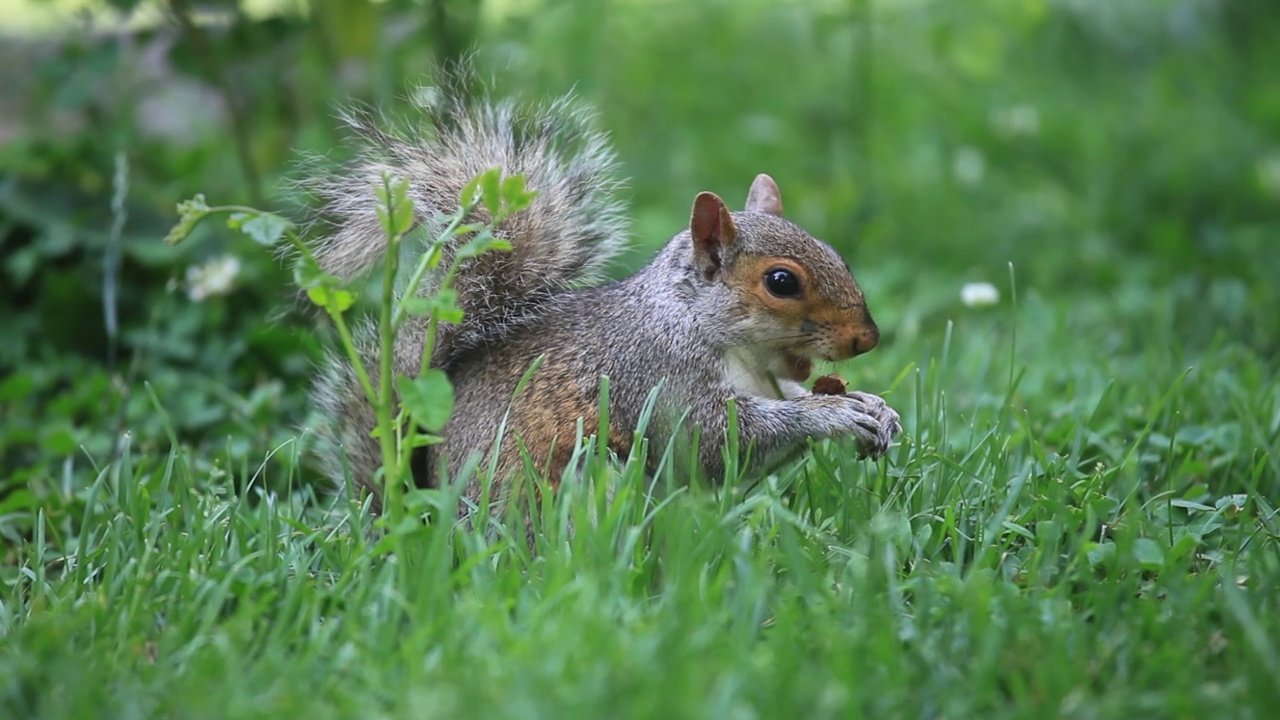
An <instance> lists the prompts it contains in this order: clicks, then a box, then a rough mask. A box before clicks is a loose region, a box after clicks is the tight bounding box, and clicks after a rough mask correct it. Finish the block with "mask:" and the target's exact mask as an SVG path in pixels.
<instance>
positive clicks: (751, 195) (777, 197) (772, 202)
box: [747, 173, 782, 217]
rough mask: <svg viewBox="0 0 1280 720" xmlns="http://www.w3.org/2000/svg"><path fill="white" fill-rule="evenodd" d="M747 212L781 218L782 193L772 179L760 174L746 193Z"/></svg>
mask: <svg viewBox="0 0 1280 720" xmlns="http://www.w3.org/2000/svg"><path fill="white" fill-rule="evenodd" d="M747 212H758V213H768V214H769V215H777V216H778V217H782V193H781V192H780V191H779V190H778V183H776V182H774V181H773V178H771V177H769V176H768V175H765V174H764V173H761V174H759V175H757V176H756V181H755V182H753V183H751V190H750V191H748V192H747Z"/></svg>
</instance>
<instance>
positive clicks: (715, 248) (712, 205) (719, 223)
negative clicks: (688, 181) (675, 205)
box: [689, 192, 738, 278]
mask: <svg viewBox="0 0 1280 720" xmlns="http://www.w3.org/2000/svg"><path fill="white" fill-rule="evenodd" d="M689 231H690V232H691V233H692V234H693V260H694V263H695V264H697V266H698V268H699V269H700V270H702V273H703V275H705V276H706V277H708V278H709V277H711V276H712V275H714V274H716V272H717V271H718V270H719V269H720V266H721V264H722V256H723V250H724V249H725V248H726V247H728V246H729V245H730V244H732V243H733V240H734V238H735V237H737V236H738V230H737V228H735V227H734V226H733V219H732V218H730V217H729V208H727V207H725V204H724V201H723V200H721V199H720V197H719V196H718V195H716V194H715V193H713V192H700V193H698V197H696V198H694V199H693V217H692V218H690V220H689Z"/></svg>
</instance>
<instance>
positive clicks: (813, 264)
mask: <svg viewBox="0 0 1280 720" xmlns="http://www.w3.org/2000/svg"><path fill="white" fill-rule="evenodd" d="M467 79H469V78H468V77H466V76H461V78H459V77H454V78H453V79H451V80H450V81H448V82H446V83H445V84H443V85H442V86H441V87H438V88H434V89H431V90H428V91H424V92H422V93H419V98H420V102H419V103H418V104H417V106H416V108H415V111H416V112H417V113H418V116H417V117H416V118H415V120H414V122H412V123H410V125H409V126H408V127H407V128H406V129H401V128H403V127H404V126H402V125H398V124H396V123H394V122H392V121H391V120H390V119H388V118H375V117H374V116H373V115H371V114H370V113H368V112H349V113H346V114H345V115H344V116H343V117H344V120H345V121H346V123H347V125H348V126H349V127H350V128H351V129H352V130H353V131H354V135H355V137H356V139H357V141H358V142H359V153H358V158H357V160H356V161H355V162H353V163H352V164H350V165H349V166H347V167H345V168H341V169H339V170H337V171H335V172H332V173H327V174H326V173H320V174H317V175H316V177H314V178H312V180H311V181H310V183H309V187H310V189H311V190H312V191H313V192H314V193H315V194H316V195H318V196H319V197H320V199H321V201H322V203H323V210H324V212H325V213H326V214H327V215H328V216H329V217H330V218H331V220H332V223H333V225H332V232H331V233H330V234H328V235H327V237H325V238H324V239H323V240H321V241H320V242H319V243H317V244H316V246H315V251H316V254H317V257H318V258H319V260H320V262H321V264H322V265H323V267H324V268H325V270H327V271H328V272H330V273H333V274H334V275H337V276H338V277H340V278H343V279H346V280H353V279H356V278H359V277H360V276H362V275H364V274H366V273H368V272H369V271H370V270H372V269H373V268H374V267H376V266H378V264H379V263H380V261H381V260H382V259H383V256H384V253H385V245H386V243H385V238H384V237H383V233H382V230H381V228H380V227H379V224H378V221H377V218H376V216H375V214H374V208H375V206H376V200H375V198H374V195H373V186H374V183H375V182H377V181H378V178H379V176H380V174H381V173H382V172H383V171H384V170H389V171H391V172H392V173H393V174H395V175H397V176H399V177H402V178H406V179H408V181H409V195H410V197H412V199H413V200H414V202H415V204H416V208H417V211H418V218H417V219H418V221H419V222H420V223H423V224H425V225H426V226H427V228H428V231H437V232H438V231H439V230H440V228H439V227H438V226H437V225H436V224H435V223H436V222H437V220H436V219H435V216H436V214H437V213H449V212H452V211H453V209H454V208H455V207H456V206H457V199H458V195H459V193H460V192H461V190H462V188H463V186H465V185H466V184H467V183H468V182H469V181H470V180H471V178H472V177H474V176H475V175H477V174H479V173H481V172H483V171H485V170H488V169H490V168H491V167H494V166H500V167H502V168H503V169H504V171H505V172H506V173H524V174H525V176H526V185H527V186H528V187H529V188H531V189H533V190H537V191H538V192H539V193H540V194H539V196H538V197H537V198H536V199H535V200H534V201H533V204H532V205H531V206H530V207H529V208H528V209H527V210H526V211H524V212H522V213H520V214H518V215H516V216H513V217H511V218H510V219H508V220H507V221H506V222H504V223H503V225H502V227H501V228H499V232H500V233H501V234H502V235H503V236H505V237H506V238H507V239H509V240H510V242H511V243H512V245H513V246H514V249H513V250H512V251H510V252H502V253H490V254H488V255H485V256H482V257H480V258H477V259H474V260H470V261H468V262H467V263H465V264H464V265H463V266H462V269H461V272H460V273H459V275H458V276H457V278H456V284H455V287H456V288H457V290H458V291H459V298H460V303H461V304H462V306H463V309H464V311H465V312H466V318H465V320H464V321H463V323H462V324H461V325H458V326H441V328H440V334H439V336H438V344H437V346H436V351H435V353H434V356H433V357H432V358H431V361H432V364H433V365H434V366H436V367H441V368H444V369H445V370H446V371H447V372H448V373H449V376H450V379H451V380H452V382H453V384H454V388H455V393H456V396H457V400H456V405H455V411H454V415H453V417H452V419H451V420H450V422H449V425H448V426H447V427H446V429H445V433H444V435H445V442H444V443H443V444H442V445H438V446H433V447H432V448H430V449H429V450H428V451H427V456H426V458H425V464H423V465H422V466H419V467H420V468H422V467H425V468H435V467H437V466H438V464H439V463H440V462H441V461H443V462H444V465H445V466H446V467H447V468H449V469H451V470H456V469H457V468H458V467H460V466H461V465H462V464H463V463H464V462H465V461H466V460H467V459H468V458H470V457H473V456H475V455H476V454H477V453H479V454H481V455H487V454H488V453H489V452H491V451H492V450H494V448H493V447H492V445H493V442H494V438H495V434H496V429H497V427H498V426H499V424H500V423H501V422H502V420H503V418H504V416H506V415H508V413H509V420H510V425H509V434H508V436H507V439H506V440H505V441H504V444H503V446H502V447H501V448H498V449H497V451H498V460H499V476H500V477H499V478H498V480H499V481H501V480H502V478H503V477H505V476H507V475H509V474H510V473H511V472H513V471H515V470H516V469H517V468H518V466H519V464H520V462H519V452H518V447H519V446H518V442H525V443H526V444H527V445H528V446H529V447H530V449H531V452H533V455H534V457H535V458H539V457H552V460H551V464H550V465H549V466H548V467H546V468H545V470H546V471H547V472H548V473H549V474H550V475H551V476H552V477H553V478H558V475H557V473H558V472H560V471H561V470H562V469H563V456H564V452H565V450H566V447H567V445H566V444H567V443H571V442H572V440H573V437H572V434H573V433H572V428H573V424H574V421H575V420H576V419H577V418H579V417H582V418H585V419H586V427H588V428H592V427H594V424H593V421H591V417H592V416H593V414H594V412H595V407H596V405H597V398H598V393H599V385H600V377H601V376H602V375H608V376H609V377H610V379H611V387H612V392H611V408H610V413H611V415H610V418H611V422H610V438H609V439H608V442H609V444H610V446H611V447H613V446H615V445H618V447H619V449H621V447H622V446H623V445H628V444H629V442H627V441H626V439H627V438H629V435H630V432H631V429H632V428H634V427H635V424H636V422H637V421H638V420H639V414H640V412H641V408H642V407H643V406H644V405H645V400H646V397H647V395H648V394H649V392H650V391H651V390H652V389H653V388H654V387H655V386H657V385H659V384H662V386H663V391H662V395H661V397H660V403H659V414H658V416H657V418H656V419H655V423H654V424H653V425H652V426H651V428H650V436H651V438H652V439H653V442H652V443H651V444H650V447H651V448H653V452H655V453H659V454H660V453H661V451H662V449H663V448H664V447H665V446H666V444H667V442H666V441H667V440H668V439H669V438H671V437H672V436H675V435H677V434H678V435H679V436H680V437H684V431H685V430H687V429H690V428H691V427H692V426H697V427H699V428H700V429H701V436H702V438H703V440H702V446H701V452H700V455H699V458H698V466H699V467H697V468H688V470H690V471H703V472H706V473H708V474H709V475H711V476H712V477H714V476H715V475H716V474H717V473H720V472H721V471H722V470H723V463H722V458H721V446H722V444H723V442H724V439H725V436H726V431H727V422H728V421H727V412H726V401H727V400H728V399H730V398H733V399H735V401H736V402H737V406H738V409H739V416H740V418H741V427H740V430H741V436H742V438H743V441H744V446H745V445H752V446H753V447H754V455H753V457H754V462H753V465H754V468H753V469H754V470H756V471H762V470H767V469H768V468H771V467H773V466H775V465H776V464H777V463H779V462H781V461H783V460H785V459H786V458H788V457H791V456H793V455H794V454H795V453H797V452H798V451H799V450H801V449H802V448H803V446H804V442H805V440H806V438H809V437H819V438H821V437H835V436H841V435H852V436H853V437H855V438H856V439H857V440H858V443H859V445H860V447H861V448H862V449H863V450H864V451H865V452H867V453H869V454H872V455H879V454H882V453H884V452H885V451H886V450H887V448H888V447H889V444H890V442H891V441H892V439H893V436H894V435H895V434H896V433H897V432H899V431H900V429H901V427H900V424H899V422H898V416H897V413H895V412H894V411H893V410H892V409H891V408H889V407H888V406H887V405H885V403H884V401H883V400H881V399H880V398H878V397H875V396H874V395H868V394H865V393H851V394H849V395H845V396H815V395H810V394H809V393H808V392H807V391H806V390H805V389H804V388H803V387H801V386H800V385H799V384H798V383H797V382H795V381H794V380H789V381H787V382H786V388H785V391H784V396H783V397H772V396H767V395H765V394H763V393H762V392H761V390H760V388H761V387H762V385H761V383H759V382H757V381H755V380H752V381H749V382H748V381H744V380H743V379H742V378H744V377H746V378H758V377H764V376H766V375H767V374H769V373H771V372H773V371H775V370H776V369H777V368H778V367H780V366H781V363H783V362H784V361H785V360H786V359H787V358H790V357H797V356H799V357H805V358H812V357H827V358H828V359H842V358H844V357H849V356H850V355H851V354H852V353H853V352H854V351H853V350H852V349H851V348H852V347H854V346H856V345H857V343H858V342H859V341H856V340H855V341H853V344H852V345H851V344H850V341H849V338H850V337H862V338H863V339H864V340H865V343H864V344H866V347H867V348H868V349H869V348H870V347H873V346H874V344H875V342H876V340H877V338H878V330H877V329H876V327H875V323H874V321H873V320H872V319H871V316H870V314H869V313H868V312H867V310H866V303H865V299H864V298H863V296H862V292H861V290H860V289H859V288H858V286H857V283H856V282H855V281H854V279H853V278H852V276H851V275H850V274H849V271H848V269H847V267H846V266H845V265H844V262H843V261H842V260H841V258H840V257H839V255H838V254H836V253H835V251H834V250H832V249H831V248H830V247H828V246H827V245H825V244H824V243H821V242H819V241H818V240H815V239H814V238H813V237H811V236H810V235H809V234H808V233H806V232H805V231H804V230H802V229H801V228H799V227H798V226H796V225H794V224H793V223H791V222H789V221H787V220H785V219H783V218H782V217H780V212H781V207H782V204H781V197H780V194H779V193H778V191H777V186H776V185H775V184H774V183H773V181H772V179H770V178H768V176H761V178H758V179H757V180H756V183H755V184H753V186H752V192H751V197H752V200H751V202H750V206H751V207H752V208H753V209H754V211H751V212H743V213H733V214H732V223H731V225H732V226H733V228H736V230H734V232H733V233H732V236H733V238H734V241H733V242H732V243H730V244H727V245H725V247H723V248H721V249H720V252H719V253H718V257H719V261H720V262H721V263H722V265H723V267H722V268H721V269H720V270H718V271H716V272H713V273H710V274H708V273H707V272H705V268H703V269H701V270H699V269H697V268H695V266H694V262H693V255H694V253H693V243H692V240H691V234H690V232H689V231H688V230H685V231H684V232H682V233H680V234H678V235H676V236H675V237H674V238H673V239H672V240H671V242H670V243H669V244H668V245H667V246H666V248H665V249H664V250H663V251H662V252H661V253H660V254H659V255H658V256H657V257H656V258H655V259H654V261H653V262H652V263H650V264H649V265H648V266H647V267H645V268H644V269H643V270H641V271H640V272H639V273H637V274H635V275H634V276H632V277H630V278H628V279H626V280H623V281H621V282H615V283H610V284H607V285H604V286H596V284H597V283H599V282H600V281H601V279H602V278H603V275H604V269H605V267H606V266H607V264H608V263H609V262H610V261H611V260H612V259H613V258H614V257H615V256H616V255H617V254H618V253H619V251H620V250H622V249H623V247H624V244H625V242H626V239H627V221H626V217H625V216H626V212H625V208H624V207H623V205H622V204H621V203H619V201H618V200H617V198H616V193H617V191H618V189H619V188H620V186H621V182H620V181H619V180H618V179H617V177H616V170H617V163H616V160H615V158H614V155H613V153H612V151H611V150H610V148H609V146H608V144H607V142H606V139H605V136H604V135H603V134H601V133H600V132H597V131H595V130H593V129H592V128H591V125H590V121H591V115H590V114H589V113H588V112H586V111H584V110H582V109H579V108H577V107H576V106H575V105H574V103H573V102H572V99H571V98H562V99H560V100H556V101H554V102H551V103H549V104H543V105H524V104H519V103H517V102H515V101H511V100H504V101H496V102H494V101H489V100H484V99H480V100H474V101H473V100H469V99H467V98H468V97H469V96H468V95H467V94H466V93H463V92H459V89H460V88H461V87H462V86H463V85H464V84H465V81H466V80H467ZM714 200H715V202H719V199H718V198H715V199H714ZM477 215H478V217H476V218H473V219H474V220H484V219H485V217H484V216H483V215H484V213H483V211H479V212H478V213H477ZM731 229H732V228H731ZM463 241H465V239H464V240H463ZM762 258H763V260H762ZM769 258H787V259H790V260H793V261H794V262H796V263H799V264H800V265H801V266H803V268H804V269H805V271H806V272H807V273H808V275H809V277H810V278H811V279H812V286H811V287H810V288H809V292H810V293H812V294H813V297H814V298H815V300H816V301H817V302H819V305H818V306H816V307H819V308H820V309H821V311H822V312H821V313H819V314H820V315H822V318H826V319H822V318H818V317H816V316H815V317H813V318H808V317H806V318H804V322H800V323H796V322H794V321H793V320H794V319H791V320H788V319H787V318H783V317H781V316H774V315H771V314H770V312H769V311H768V310H767V308H765V307H764V306H762V305H761V303H760V301H759V299H757V298H755V296H753V295H751V293H750V292H749V290H744V287H745V286H744V285H743V283H744V282H748V281H752V278H751V277H746V280H743V279H742V277H739V276H741V275H743V273H746V276H749V275H750V272H747V271H746V270H744V269H743V268H749V267H754V266H753V265H751V264H750V263H752V262H770V260H769ZM735 272H736V273H737V274H736V275H735ZM754 282H756V283H758V282H759V278H758V277H757V278H755V280H754ZM437 283H438V281H437V280H435V279H432V281H431V282H429V283H427V284H426V287H425V288H424V290H423V291H424V292H431V291H433V290H434V287H435V286H436V284H437ZM748 284H749V283H748ZM831 318H834V319H831ZM784 321H786V322H784ZM788 322H790V323H791V324H789V325H788V324H787V323H788ZM424 333H425V326H424V325H423V324H416V325H410V326H409V327H406V328H405V329H403V330H402V332H401V335H400V337H399V338H398V341H397V346H396V348H395V354H396V356H395V358H394V363H393V364H394V367H395V370H396V372H398V373H405V374H410V375H413V374H416V373H417V372H418V369H419V367H420V364H421V360H422V358H421V353H422V348H423V342H424V337H425V335H424ZM850 333H862V335H851V334H850ZM356 336H357V341H358V342H359V344H360V347H361V352H362V356H363V357H364V359H365V362H366V367H368V368H369V369H370V370H371V373H370V374H371V376H373V375H375V373H374V372H372V371H373V370H374V369H376V368H377V366H378V365H377V363H378V359H377V344H376V342H375V339H376V334H375V333H374V331H373V326H372V324H364V325H362V326H360V327H359V328H358V329H357V331H356ZM539 357H543V358H544V362H543V365H542V368H541V369H540V370H539V372H538V373H537V374H536V375H535V376H534V378H533V380H532V382H531V383H530V385H529V386H528V388H527V389H526V390H525V391H524V393H523V394H522V395H521V396H519V397H518V398H516V400H515V401H514V404H511V403H509V399H510V398H511V395H512V392H513V390H514V389H515V386H516V384H517V383H518V381H519V380H520V378H521V376H522V375H524V373H525V371H526V370H527V369H528V368H529V366H530V364H531V363H533V362H534V361H535V360H536V359H538V358H539ZM731 366H732V367H731ZM375 382H376V378H375ZM313 397H314V399H315V402H316V404H317V405H318V407H319V409H320V411H321V413H322V415H323V417H324V418H325V419H326V420H327V421H328V422H327V423H326V425H325V426H324V427H322V428H320V433H319V434H320V439H321V448H320V455H321V458H322V462H323V464H324V468H325V471H326V472H327V473H328V474H329V475H330V476H332V477H334V478H335V479H341V478H343V476H344V472H343V470H344V467H343V458H345V459H346V461H347V463H349V466H350V470H351V473H352V477H353V479H354V480H355V481H356V482H357V483H358V484H360V485H362V486H365V487H367V488H368V489H370V490H371V491H373V492H375V494H376V491H377V488H376V484H375V483H374V473H375V472H376V470H377V468H378V467H379V466H380V464H381V462H380V453H379V449H378V444H377V442H375V441H374V440H373V439H372V438H370V437H369V433H370V431H371V430H372V428H373V427H374V426H375V425H376V420H375V417H374V413H373V410H372V408H371V407H370V406H369V404H368V403H367V402H366V401H365V399H364V397H363V392H362V391H361V388H360V386H359V384H358V383H357V382H356V377H355V374H354V372H353V371H352V368H351V366H350V365H349V364H348V363H347V361H346V360H345V359H344V358H342V357H339V356H338V355H333V356H331V357H330V358H329V359H328V361H327V362H326V364H325V366H324V367H323V368H322V370H321V372H320V373H319V377H318V379H317V382H316V386H315V390H314V392H313ZM686 411H687V412H688V421H689V423H690V426H689V427H683V428H682V427H677V422H676V420H677V418H679V417H680V416H682V415H683V414H684V413H685V412H686ZM557 457H558V458H561V460H556V459H555V458H557ZM650 459H651V460H652V458H650ZM430 474H431V473H429V472H428V473H425V475H430ZM417 479H418V481H419V482H420V483H422V482H427V483H432V482H435V481H436V480H437V479H436V478H434V477H426V476H423V475H421V474H420V476H419V477H418V478H417ZM473 484H474V483H473ZM478 494H479V488H478V486H476V487H472V488H469V489H468V496H469V497H470V498H471V499H472V500H474V499H476V498H477V497H478Z"/></svg>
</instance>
